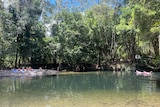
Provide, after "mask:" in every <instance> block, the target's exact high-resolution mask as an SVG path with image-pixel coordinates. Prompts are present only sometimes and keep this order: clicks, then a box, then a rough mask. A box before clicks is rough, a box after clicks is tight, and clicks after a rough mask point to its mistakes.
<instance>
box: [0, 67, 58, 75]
mask: <svg viewBox="0 0 160 107" xmlns="http://www.w3.org/2000/svg"><path fill="white" fill-rule="evenodd" d="M57 74H58V71H56V70H48V69H41V70H40V69H34V70H32V71H23V72H21V71H18V72H13V71H12V70H0V77H23V76H26V77H37V76H51V75H57Z"/></svg>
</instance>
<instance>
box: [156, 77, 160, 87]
mask: <svg viewBox="0 0 160 107" xmlns="http://www.w3.org/2000/svg"><path fill="white" fill-rule="evenodd" d="M156 86H157V88H158V89H160V79H159V80H157V81H156Z"/></svg>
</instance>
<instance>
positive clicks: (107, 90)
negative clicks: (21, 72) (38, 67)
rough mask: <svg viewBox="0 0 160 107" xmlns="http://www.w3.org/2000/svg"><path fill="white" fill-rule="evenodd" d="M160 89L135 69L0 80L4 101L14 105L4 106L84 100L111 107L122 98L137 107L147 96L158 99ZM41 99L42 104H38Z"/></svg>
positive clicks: (69, 105) (159, 85)
mask: <svg viewBox="0 0 160 107" xmlns="http://www.w3.org/2000/svg"><path fill="white" fill-rule="evenodd" d="M157 75H158V74H157ZM159 91H160V81H150V77H143V76H136V75H135V73H133V72H130V73H125V72H98V73H93V72H92V73H80V74H78V73H73V74H69V75H59V76H49V77H42V78H24V77H23V78H3V79H0V94H1V96H0V103H1V104H2V105H6V103H8V102H10V104H12V105H13V106H3V107H14V106H16V107H17V106H18V105H21V106H22V105H24V104H25V105H26V106H27V105H28V106H29V105H30V106H31V107H32V106H33V107H45V106H46V105H47V106H51V107H52V106H53V105H54V106H55V104H57V105H59V106H56V107H62V106H63V104H68V107H71V106H73V107H74V106H75V105H76V104H77V103H78V104H79V103H80V102H81V103H82V104H84V105H85V104H92V103H96V104H95V105H97V106H100V105H101V104H102V105H104V106H107V105H109V104H113V105H114V104H118V103H119V102H115V101H118V100H120V101H121V100H124V101H121V102H123V103H124V104H125V105H132V106H133V105H134V104H135V103H142V102H144V101H143V99H147V100H148V99H149V98H150V97H153V99H156V97H157V96H158V95H159ZM150 95H152V96H150ZM144 97H145V98H144ZM12 98H13V99H12ZM158 98H160V97H158ZM26 99H27V101H26ZM104 99H105V100H104ZM110 99H113V101H112V100H110ZM125 99H128V100H127V101H125ZM93 100H94V101H95V102H93ZM141 100H142V101H141ZM60 101H61V102H60ZM68 101H72V102H68ZM106 101H107V102H106ZM108 101H110V102H108ZM15 102H16V103H15ZM38 102H41V103H40V104H37V103H38ZM89 102H91V103H89ZM100 102H101V103H100ZM133 102H134V103H133ZM74 104H75V105H74ZM99 104H100V105H99ZM142 104H143V103H142ZM156 104H157V103H156ZM35 105H36V106H35ZM60 105H61V106H60ZM102 105H101V107H103V106H102ZM132 106H131V107H132ZM65 107H67V106H65ZM77 107H79V106H77ZM85 107H87V105H86V106H85ZM110 107H111V106H110ZM122 107H124V106H122ZM133 107H134V106H133ZM148 107H149V106H148Z"/></svg>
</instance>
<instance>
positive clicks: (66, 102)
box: [0, 89, 160, 107]
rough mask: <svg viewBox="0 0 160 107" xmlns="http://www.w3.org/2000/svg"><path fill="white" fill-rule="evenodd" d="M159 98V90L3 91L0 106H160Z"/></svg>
mask: <svg viewBox="0 0 160 107" xmlns="http://www.w3.org/2000/svg"><path fill="white" fill-rule="evenodd" d="M0 94H1V93H0ZM2 96H3V97H2ZM159 99H160V93H159V92H152V93H151V92H150V93H149V92H144V91H143V92H142V91H140V92H137V91H135V92H134V91H120V90H117V91H115V90H114V91H113V90H92V89H91V90H89V91H80V92H78V91H76V92H73V91H69V90H68V91H64V92H52V93H50V92H47V93H40V92H39V94H38V93H36V95H32V94H27V93H26V94H24V93H18V94H11V93H8V94H5V93H2V94H1V97H0V107H158V106H159V105H160V102H159Z"/></svg>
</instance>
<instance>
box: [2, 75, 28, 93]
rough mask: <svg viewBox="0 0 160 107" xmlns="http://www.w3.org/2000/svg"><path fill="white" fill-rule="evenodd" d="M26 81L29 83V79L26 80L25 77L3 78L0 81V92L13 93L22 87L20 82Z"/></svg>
mask: <svg viewBox="0 0 160 107" xmlns="http://www.w3.org/2000/svg"><path fill="white" fill-rule="evenodd" d="M26 81H27V82H29V83H30V79H27V80H26V79H25V78H3V79H2V80H1V81H0V92H7V93H15V92H16V91H18V90H20V89H21V88H22V87H21V86H22V83H24V82H26Z"/></svg>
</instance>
